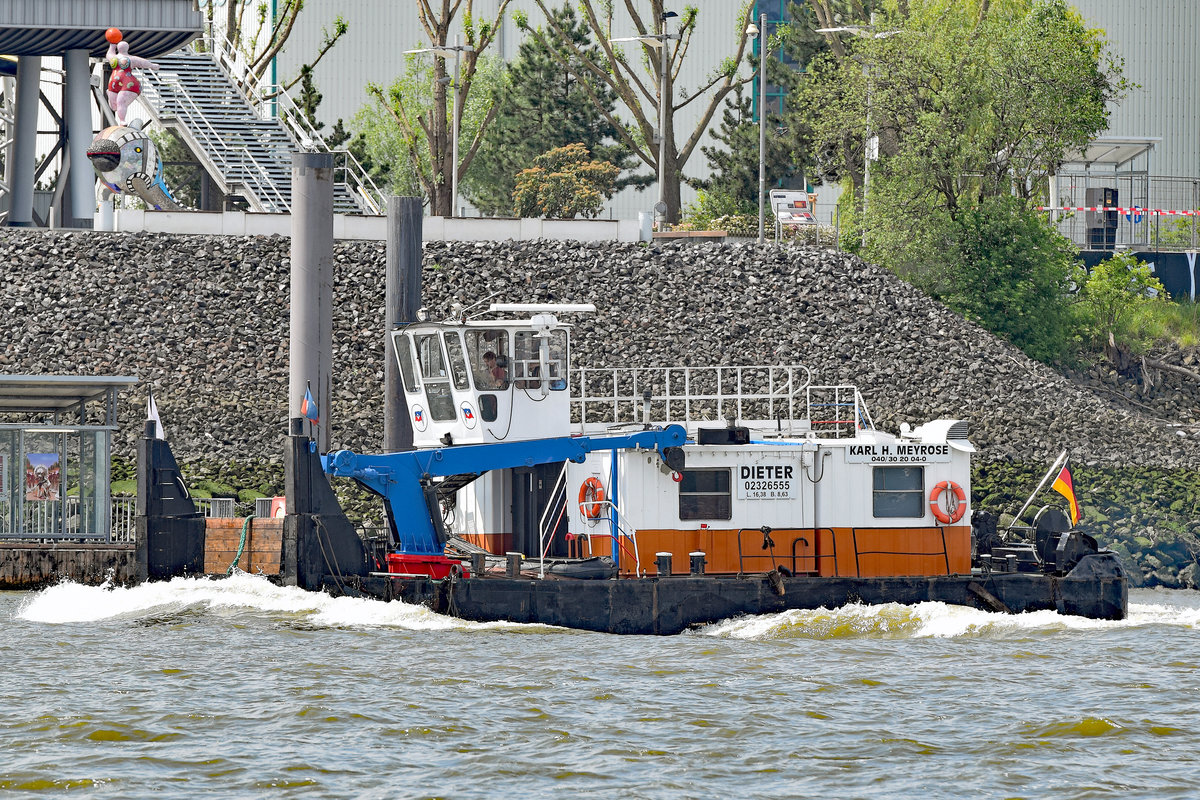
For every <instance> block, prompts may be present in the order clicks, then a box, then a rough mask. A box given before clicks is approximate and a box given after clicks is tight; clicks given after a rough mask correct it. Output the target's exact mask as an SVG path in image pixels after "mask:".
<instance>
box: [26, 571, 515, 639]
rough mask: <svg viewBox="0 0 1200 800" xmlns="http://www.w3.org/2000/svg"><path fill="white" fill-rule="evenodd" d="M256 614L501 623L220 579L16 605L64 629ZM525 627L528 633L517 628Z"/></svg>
mask: <svg viewBox="0 0 1200 800" xmlns="http://www.w3.org/2000/svg"><path fill="white" fill-rule="evenodd" d="M240 613H246V614H251V615H254V614H259V615H268V616H270V617H272V618H276V619H278V618H282V619H285V620H287V621H288V622H290V623H291V624H294V625H303V626H307V627H314V628H355V627H364V628H401V629H408V630H449V629H464V630H465V629H484V628H495V627H511V626H508V625H506V624H505V623H475V622H466V621H464V620H459V619H454V618H453V617H448V616H444V615H442V614H436V613H434V612H433V611H430V610H429V609H427V608H425V607H424V606H419V605H413V604H411V603H402V602H399V601H394V602H390V603H384V602H379V601H377V600H365V599H358V598H352V597H330V596H329V595H326V594H323V593H320V592H309V591H305V590H303V589H298V588H296V587H289V586H277V585H275V584H273V583H271V582H270V581H269V580H267V579H266V578H264V577H262V576H261V575H249V574H247V573H244V572H239V573H235V574H233V575H231V576H229V577H227V578H216V579H214V578H174V579H172V580H170V581H165V582H154V583H144V584H141V585H139V586H134V587H132V588H124V587H119V586H109V585H105V586H84V585H82V584H78V583H72V582H70V581H66V582H63V583H60V584H57V585H55V586H51V587H48V588H46V589H43V590H41V591H39V592H37V593H35V594H33V595H32V596H31V597H30V598H29V599H27V600H26V601H25V602H23V603H22V604H21V607H20V609H19V610H18V612H17V617H18V618H19V619H23V620H28V621H31V622H48V623H71V622H100V621H107V620H115V621H120V620H128V621H135V622H136V621H148V620H164V619H172V618H179V617H183V616H186V615H189V614H213V615H233V614H240ZM521 627H529V626H521Z"/></svg>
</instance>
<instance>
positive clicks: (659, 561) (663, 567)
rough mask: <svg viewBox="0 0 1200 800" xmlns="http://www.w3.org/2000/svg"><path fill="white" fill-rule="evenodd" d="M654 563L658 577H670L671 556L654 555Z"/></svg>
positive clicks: (668, 554)
mask: <svg viewBox="0 0 1200 800" xmlns="http://www.w3.org/2000/svg"><path fill="white" fill-rule="evenodd" d="M654 562H655V564H656V568H657V569H658V577H660V578H669V577H671V554H670V553H655V554H654Z"/></svg>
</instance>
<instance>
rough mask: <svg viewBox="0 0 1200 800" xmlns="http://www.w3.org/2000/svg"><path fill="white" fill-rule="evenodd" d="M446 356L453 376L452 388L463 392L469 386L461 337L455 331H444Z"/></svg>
mask: <svg viewBox="0 0 1200 800" xmlns="http://www.w3.org/2000/svg"><path fill="white" fill-rule="evenodd" d="M444 336H445V338H446V356H447V357H448V358H449V360H450V375H451V377H452V378H454V388H455V389H458V390H459V391H461V392H465V391H467V390H468V389H470V388H471V386H470V384H469V383H467V359H466V356H464V355H463V346H462V339H460V338H458V332H457V331H446V333H445V334H444Z"/></svg>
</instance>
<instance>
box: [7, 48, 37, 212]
mask: <svg viewBox="0 0 1200 800" xmlns="http://www.w3.org/2000/svg"><path fill="white" fill-rule="evenodd" d="M41 77H42V59H41V58H40V57H38V56H21V58H20V59H19V60H18V61H17V102H16V131H15V135H14V136H13V147H12V163H11V164H10V165H9V166H8V168H7V172H8V180H9V183H8V186H9V192H10V193H9V203H10V206H9V212H8V224H9V225H12V226H14V227H19V228H31V227H33V173H34V168H35V167H36V163H35V162H36V161H37V118H38V94H39V92H40V86H39V83H40V82H41Z"/></svg>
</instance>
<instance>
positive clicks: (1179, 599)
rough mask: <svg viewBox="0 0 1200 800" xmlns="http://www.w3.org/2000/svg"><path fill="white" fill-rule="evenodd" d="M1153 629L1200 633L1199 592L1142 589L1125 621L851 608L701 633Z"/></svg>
mask: <svg viewBox="0 0 1200 800" xmlns="http://www.w3.org/2000/svg"><path fill="white" fill-rule="evenodd" d="M1149 625H1167V626H1173V627H1185V628H1200V593H1198V592H1181V591H1170V592H1166V591H1149V590H1138V591H1135V592H1133V593H1132V595H1131V598H1130V603H1129V614H1128V616H1127V617H1126V618H1125V619H1123V620H1117V621H1113V620H1097V619H1086V618H1084V617H1074V616H1067V615H1063V614H1059V613H1058V612H1056V611H1030V612H1027V613H1024V614H997V613H992V612H988V611H981V610H979V609H975V608H969V607H967V606H955V605H949V604H947V603H935V602H929V603H917V604H916V605H912V606H905V605H900V604H898V603H885V604H882V605H873V606H872V605H848V606H842V607H841V608H835V609H829V608H818V609H813V610H804V611H799V610H792V611H784V612H781V613H778V614H763V615H761V616H751V617H739V618H737V619H731V620H725V621H723V622H718V623H714V624H712V625H708V626H705V627H704V628H701V629H700V630H699V631H698V633H701V634H703V635H707V636H718V637H724V638H730V639H781V638H813V639H839V638H855V637H862V638H881V639H892V638H914V639H915V638H955V637H965V636H986V637H995V638H1002V637H1006V636H1013V635H1027V634H1031V633H1051V632H1054V631H1066V630H1073V631H1086V630H1109V629H1119V628H1135V627H1141V626H1149Z"/></svg>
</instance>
